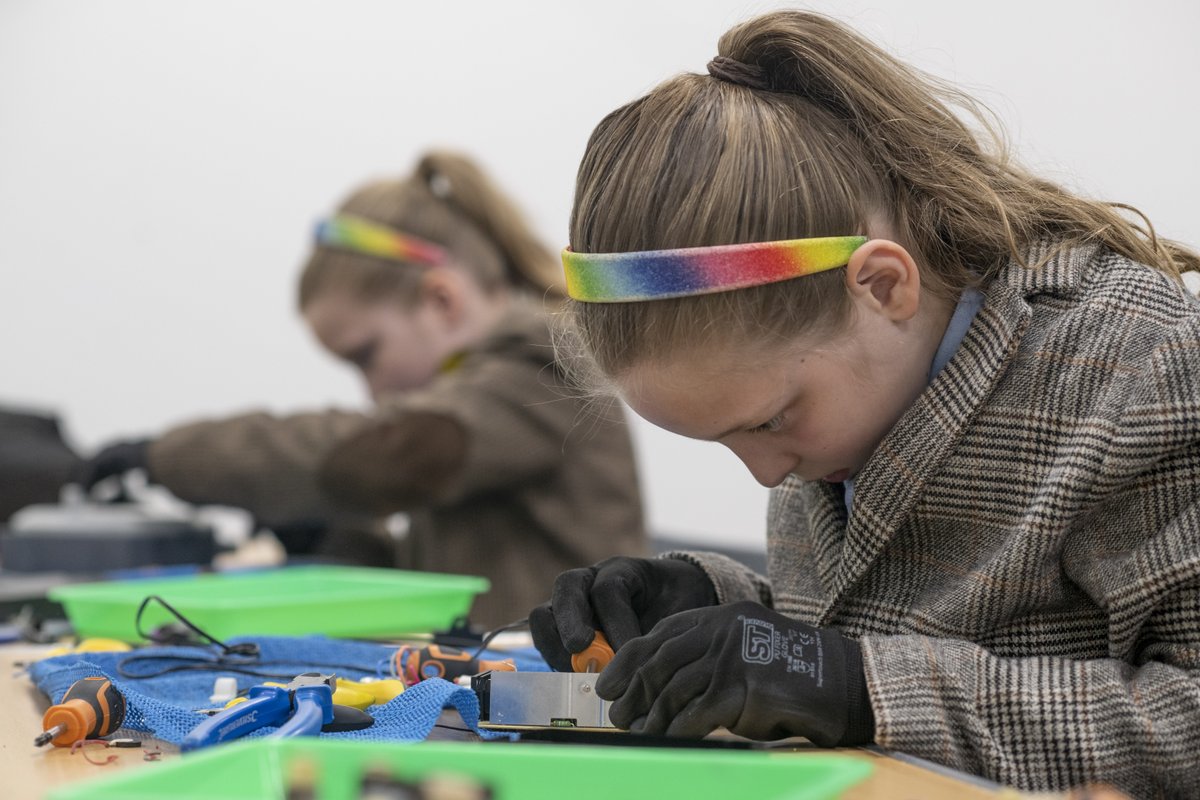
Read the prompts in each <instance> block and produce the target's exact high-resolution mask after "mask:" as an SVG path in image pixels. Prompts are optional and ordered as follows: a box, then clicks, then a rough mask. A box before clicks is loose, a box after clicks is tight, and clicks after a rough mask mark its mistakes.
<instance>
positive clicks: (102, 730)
mask: <svg viewBox="0 0 1200 800" xmlns="http://www.w3.org/2000/svg"><path fill="white" fill-rule="evenodd" d="M124 721H125V698H124V697H122V696H121V693H120V692H118V691H117V688H116V687H115V686H113V685H112V681H110V680H109V679H108V678H105V677H102V676H95V677H91V678H80V679H79V680H77V681H75V682H74V683H73V684H71V688H70V689H67V693H66V694H64V695H63V698H62V700H61V701H59V702H58V703H55V704H54V705H52V706H50V708H48V709H46V713H45V715H44V716H43V717H42V730H43V732H42V734H41V735H40V736H38V737H37V738H36V739H34V740H33V743H34V744H35V745H37V746H38V747H41V746H42V745H44V744H45V743H46V742H52V743H53V744H54V746H55V747H70V746H71V745H73V744H74V743H75V742H78V741H81V740H83V739H95V738H98V737H100V736H107V735H108V734H110V733H112V732H113V731H115V730H116V729H117V728H119V727H121V723H122V722H124Z"/></svg>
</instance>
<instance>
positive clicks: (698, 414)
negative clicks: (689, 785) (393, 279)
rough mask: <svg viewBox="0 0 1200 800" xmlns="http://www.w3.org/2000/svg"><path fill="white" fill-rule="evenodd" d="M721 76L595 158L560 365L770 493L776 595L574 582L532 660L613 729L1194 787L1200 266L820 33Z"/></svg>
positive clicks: (725, 49) (1031, 780) (1028, 783)
mask: <svg viewBox="0 0 1200 800" xmlns="http://www.w3.org/2000/svg"><path fill="white" fill-rule="evenodd" d="M718 50H719V53H720V55H718V56H717V57H716V58H714V59H713V61H712V62H711V63H710V64H709V65H708V73H709V74H707V75H682V76H679V77H676V78H673V79H671V80H669V81H667V82H665V83H663V84H662V85H660V86H659V87H657V88H656V89H654V90H653V91H651V92H650V93H649V94H648V95H646V96H645V97H642V98H641V99H639V100H636V101H634V102H632V103H630V104H629V105H626V106H624V107H622V108H620V109H618V110H616V111H614V112H613V113H611V114H610V115H609V116H608V117H606V118H605V119H604V120H603V121H602V122H601V123H600V125H599V126H598V127H597V129H596V131H595V132H594V134H593V135H592V138H591V141H590V142H589V145H588V148H587V151H586V153H585V156H584V159H583V163H582V166H581V167H580V172H579V179H578V184H577V188H576V197H575V206H574V211H573V214H572V224H571V241H570V248H568V250H567V251H566V252H564V255H563V262H564V266H565V268H566V276H567V284H568V291H569V293H570V295H571V297H572V298H573V302H572V304H571V307H570V309H569V322H570V329H569V331H568V335H567V336H566V337H565V338H564V342H565V343H566V345H567V346H568V347H569V346H572V345H573V346H575V347H576V348H578V350H579V352H580V354H582V355H585V356H587V359H588V361H589V362H590V363H592V364H594V365H595V368H596V370H595V374H596V376H598V377H600V378H602V379H603V380H604V381H606V382H607V383H608V384H609V385H610V386H611V387H612V388H614V389H615V390H616V391H617V392H618V393H619V395H620V396H621V397H622V398H623V399H624V400H626V401H627V402H628V403H629V405H630V406H631V407H632V408H633V409H634V410H635V411H636V412H638V413H639V414H640V415H642V416H643V417H645V418H647V419H648V420H650V421H651V422H653V423H655V424H657V425H660V426H661V427H663V428H666V429H668V430H671V431H674V432H676V433H679V434H682V435H684V436H689V437H693V438H698V439H706V440H711V441H716V442H720V443H722V444H724V445H726V446H727V447H729V448H730V449H731V450H733V452H734V453H735V454H737V455H738V456H739V457H740V458H741V459H742V461H743V462H745V464H746V466H747V467H748V468H749V469H750V471H751V472H752V473H753V474H754V476H755V477H756V478H757V479H758V480H759V481H760V482H761V483H763V484H764V485H766V486H770V487H773V492H772V499H771V505H770V513H769V521H768V533H767V540H768V563H769V568H768V575H767V576H766V577H762V576H759V575H756V574H754V573H752V572H750V571H749V570H747V569H745V568H743V567H741V566H740V565H739V564H737V563H735V562H732V561H730V560H728V559H724V558H722V557H719V556H716V555H713V554H705V553H673V554H668V555H667V556H666V557H664V558H660V559H653V560H638V559H628V558H618V559H610V560H608V561H604V562H601V563H599V564H597V565H595V566H593V567H589V568H584V569H577V570H573V571H570V572H567V573H564V574H563V575H561V576H560V577H559V579H558V581H557V583H556V586H555V590H554V594H553V597H552V599H551V601H550V602H549V603H547V604H546V605H543V606H541V607H539V608H537V609H535V610H534V611H533V612H532V614H531V627H532V629H533V632H534V638H535V641H536V643H537V644H538V647H539V649H540V650H541V651H542V652H543V654H544V655H545V656H546V658H547V660H549V661H550V662H551V663H552V664H553V665H554V666H556V667H558V668H560V669H569V668H570V657H571V654H572V653H576V652H579V651H581V650H583V649H584V648H585V647H587V646H588V645H589V644H590V643H591V642H592V639H593V636H594V634H595V633H596V632H597V631H602V632H603V633H604V634H605V635H606V636H607V638H608V640H609V642H610V643H611V645H612V646H613V648H614V649H615V650H616V656H615V658H614V660H613V661H612V662H611V664H610V665H609V666H608V667H607V668H606V669H605V671H604V673H603V675H602V677H601V678H600V680H599V681H598V683H597V687H596V688H597V692H598V693H599V694H600V695H601V696H603V697H605V698H608V699H611V700H613V701H614V702H613V704H612V706H611V715H610V716H611V718H612V720H613V722H614V723H616V724H618V725H620V726H622V727H628V728H631V729H633V730H635V731H646V732H652V733H665V734H668V735H677V736H700V735H704V734H706V733H708V732H709V731H711V730H713V729H714V728H717V727H722V726H723V727H726V728H728V729H730V730H732V731H734V732H735V733H740V734H743V735H746V736H749V737H754V738H777V737H781V736H789V735H801V736H806V737H808V738H810V739H812V740H813V741H814V742H816V743H818V744H822V745H853V744H862V743H868V742H874V743H878V744H880V745H883V746H885V747H889V748H895V749H898V750H903V751H907V752H909V753H913V754H916V755H918V756H922V757H924V758H927V759H931V760H933V761H937V762H940V763H943V764H946V765H949V766H952V767H956V768H958V769H962V770H966V771H969V772H973V773H977V774H980V775H984V776H987V777H989V778H992V779H994V780H997V781H1000V782H1002V783H1006V784H1010V785H1015V786H1018V787H1021V788H1026V789H1065V788H1067V787H1071V786H1076V785H1082V784H1087V783H1094V782H1100V781H1104V782H1109V783H1111V784H1114V785H1115V786H1117V787H1118V788H1120V789H1122V790H1124V791H1126V792H1130V793H1132V794H1134V795H1136V796H1191V797H1195V796H1200V755H1198V754H1200V306H1198V305H1197V303H1196V302H1195V301H1194V300H1193V299H1192V298H1191V297H1190V296H1189V295H1187V293H1186V292H1184V291H1183V289H1182V287H1181V285H1180V282H1179V274H1180V272H1181V271H1184V270H1191V269H1196V268H1197V267H1198V266H1200V258H1198V257H1197V255H1196V254H1195V253H1193V252H1191V251H1189V250H1187V249H1185V248H1184V247H1182V246H1180V245H1177V244H1174V243H1171V242H1167V241H1164V240H1161V239H1158V238H1157V237H1156V236H1155V235H1154V232H1153V229H1152V228H1151V227H1150V225H1149V223H1148V221H1146V220H1145V219H1144V218H1143V219H1142V220H1141V224H1135V223H1134V222H1131V221H1130V219H1129V218H1128V217H1127V216H1126V215H1125V214H1124V213H1122V212H1123V211H1129V209H1125V207H1121V206H1116V205H1114V204H1108V203H1101V202H1096V201H1093V200H1089V199H1085V198H1082V197H1078V196H1075V195H1073V194H1071V193H1069V192H1067V191H1066V190H1064V189H1063V188H1061V187H1059V186H1056V185H1054V184H1052V183H1049V182H1047V181H1045V180H1042V179H1039V178H1036V177H1034V176H1031V175H1029V174H1027V173H1026V172H1024V171H1022V170H1021V169H1020V168H1018V167H1017V166H1015V165H1014V164H1013V163H1012V162H1011V161H1010V160H1009V159H1008V158H1007V157H1006V155H1005V154H1004V153H1003V151H1002V150H1001V149H1000V148H999V145H998V142H994V141H992V140H991V139H990V138H985V137H982V136H981V135H979V134H977V133H976V132H973V131H972V129H970V128H969V127H967V125H965V124H964V122H963V121H962V120H963V117H961V116H959V115H956V113H955V111H954V110H953V109H954V108H955V107H957V108H958V109H960V110H964V111H966V112H970V113H974V114H976V116H977V118H979V119H980V120H981V121H984V122H985V123H986V121H985V120H983V118H982V117H981V116H979V113H980V112H979V109H978V108H977V107H976V106H975V105H974V104H973V103H972V102H971V101H970V100H969V99H968V98H966V97H964V96H963V95H961V94H960V93H958V92H956V91H955V90H953V89H950V88H947V87H944V86H942V85H940V84H938V83H937V82H935V81H934V80H933V79H931V78H929V77H927V76H924V75H922V74H919V73H917V72H916V71H915V70H913V69H911V68H909V67H907V66H905V65H904V64H902V63H900V62H898V61H896V60H895V59H894V58H892V57H891V56H889V55H888V54H886V53H884V52H882V51H881V50H880V49H879V48H877V47H875V46H874V45H873V44H871V43H870V42H868V41H866V40H865V39H864V38H862V37H861V36H859V35H857V34H856V33H854V32H852V31H851V30H848V29H847V28H846V27H845V26H843V25H841V24H839V23H837V22H835V21H832V20H830V19H827V18H825V17H822V16H819V15H814V14H808V13H799V12H780V13H774V14H770V15H767V16H764V17H761V18H758V19H755V20H752V21H750V22H748V23H746V24H744V25H741V26H739V27H736V28H734V29H733V30H731V31H729V32H728V33H727V34H726V35H725V36H724V37H723V38H722V39H721V42H720V45H719V48H718ZM984 128H985V129H986V124H985V125H984ZM1134 213H1136V212H1134ZM568 355H575V353H570V352H568ZM570 360H571V362H572V363H577V362H578V361H579V359H576V358H572V359H570Z"/></svg>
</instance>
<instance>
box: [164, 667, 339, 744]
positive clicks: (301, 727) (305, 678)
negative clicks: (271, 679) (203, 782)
mask: <svg viewBox="0 0 1200 800" xmlns="http://www.w3.org/2000/svg"><path fill="white" fill-rule="evenodd" d="M336 680H337V679H336V678H335V677H334V676H333V675H322V674H320V673H316V672H307V673H305V674H303V675H298V676H297V677H296V678H295V680H293V681H292V682H291V683H289V684H288V685H287V686H253V687H251V688H250V694H249V698H250V699H248V700H247V701H246V702H244V703H238V704H237V705H234V706H230V707H229V708H226V709H225V710H224V711H221V712H220V713H219V714H216V715H214V716H211V717H209V718H208V719H206V720H204V721H203V722H201V723H200V724H199V725H197V726H196V727H195V728H193V729H192V730H191V732H190V733H188V735H187V736H185V737H184V738H183V742H182V743H181V744H180V746H179V749H180V750H181V751H183V752H187V751H188V750H196V749H198V748H201V747H208V746H209V745H214V744H219V743H221V742H224V741H227V740H229V739H236V738H237V737H239V736H245V735H246V734H247V733H249V732H250V731H253V730H258V729H259V728H267V727H271V726H274V727H278V728H279V730H277V731H275V732H274V733H272V734H270V735H271V736H273V737H277V738H285V737H289V736H315V735H316V734H318V733H320V732H321V728H322V726H324V725H329V724H330V723H332V722H333V718H334V710H333V709H334V707H333V687H334V685H335V683H336Z"/></svg>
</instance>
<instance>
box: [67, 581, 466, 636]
mask: <svg viewBox="0 0 1200 800" xmlns="http://www.w3.org/2000/svg"><path fill="white" fill-rule="evenodd" d="M488 586H489V584H488V581H487V579H486V578H478V577H471V576H466V575H445V574H441V573H432V572H406V571H403V570H395V569H373V568H370V567H335V566H309V567H284V568H281V569H272V570H263V571H257V572H242V573H229V574H206V575H195V576H186V577H172V578H157V579H150V580H129V581H111V582H106V583H84V584H74V585H68V586H60V587H58V588H56V589H53V590H51V591H50V593H49V594H50V597H51V599H53V600H56V601H58V602H59V603H62V605H63V607H64V608H65V609H66V612H67V616H68V618H69V619H70V620H71V624H72V625H73V626H74V628H75V631H76V633H77V634H78V635H80V636H103V637H111V638H114V639H121V640H124V641H128V642H136V641H139V639H140V638H141V637H139V636H138V635H137V629H136V627H135V626H134V615H135V614H136V612H137V609H138V606H139V605H141V603H142V600H143V599H144V598H145V597H146V596H147V595H158V596H160V597H162V598H163V599H164V600H166V601H167V602H168V603H170V604H171V605H172V606H174V607H175V608H176V609H178V610H179V611H180V612H181V613H182V614H184V615H185V616H187V618H188V619H190V620H191V621H192V622H193V623H195V624H196V625H198V626H199V627H200V628H202V629H203V630H205V631H207V632H208V633H210V634H212V635H213V636H215V637H217V638H218V639H224V638H225V637H227V636H244V635H263V634H269V635H270V634H273V635H278V636H303V635H307V634H323V635H325V636H336V637H344V638H351V637H386V636H398V635H401V634H406V633H425V632H429V631H434V630H439V629H443V628H446V627H448V626H449V625H450V624H451V623H452V622H453V621H454V620H455V619H456V618H457V617H460V616H463V615H464V614H466V613H467V611H468V610H469V609H470V607H471V602H472V601H473V600H474V598H475V595H476V594H479V593H482V592H485V591H487V589H488ZM172 621H174V617H172V616H171V614H170V613H169V612H168V611H167V610H166V609H164V608H163V607H162V605H160V604H158V603H151V604H150V605H148V606H147V607H146V610H145V612H144V613H143V614H142V630H143V631H149V630H152V629H153V628H155V627H156V626H158V625H162V624H163V623H166V622H172Z"/></svg>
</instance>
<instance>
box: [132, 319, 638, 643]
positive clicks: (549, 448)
mask: <svg viewBox="0 0 1200 800" xmlns="http://www.w3.org/2000/svg"><path fill="white" fill-rule="evenodd" d="M149 462H150V473H151V476H152V477H153V479H154V480H155V481H157V482H159V483H161V484H163V485H164V486H166V487H167V488H169V489H170V490H171V491H173V492H174V493H175V494H177V495H179V496H180V497H182V498H184V499H185V500H189V501H191V502H196V503H219V504H223V505H232V506H238V507H241V508H245V509H248V510H249V511H251V512H252V513H254V514H255V515H256V517H257V518H258V519H260V520H261V521H262V522H263V523H264V524H265V525H267V526H268V527H270V526H287V525H296V524H305V523H314V524H321V525H326V526H328V527H329V528H330V529H331V530H332V531H333V533H331V534H330V536H331V538H332V540H333V541H332V543H331V544H332V546H326V547H325V548H323V549H324V550H325V551H326V552H335V553H336V552H337V550H338V542H339V537H340V541H341V542H352V541H355V539H354V538H353V537H351V536H350V534H349V533H348V532H350V531H363V530H366V529H376V530H379V529H381V525H380V520H381V518H382V517H383V516H385V515H387V514H390V513H393V512H401V511H402V512H406V513H407V514H408V516H409V530H408V533H407V535H406V536H404V537H403V538H401V539H400V540H399V541H398V542H397V544H396V547H395V558H394V564H395V566H397V567H401V568H407V569H420V570H429V571H435V572H452V573H459V574H471V575H483V576H485V577H487V578H489V579H490V580H491V584H492V588H491V591H490V592H489V593H488V594H486V595H484V596H482V597H481V598H480V599H479V600H478V601H477V602H476V603H475V606H474V609H473V610H472V613H471V619H472V621H473V622H476V623H477V624H481V625H484V626H486V627H493V626H496V625H500V624H503V623H507V622H512V621H514V620H516V619H520V618H522V617H524V616H525V615H526V614H527V613H528V611H529V609H531V608H532V607H533V606H535V605H537V604H538V603H541V602H543V601H544V600H545V598H546V597H548V596H549V595H550V591H551V587H552V585H553V582H554V578H555V576H556V575H558V573H559V572H562V571H563V570H566V569H571V568H574V567H578V566H579V565H581V564H591V563H594V562H596V561H597V560H600V559H603V558H606V557H608V556H610V555H615V554H632V555H638V554H643V553H644V552H645V549H646V543H645V541H646V540H645V534H644V531H643V522H642V511H641V503H640V496H639V492H638V481H637V474H636V470H635V466H634V456H633V451H632V447H631V444H630V440H629V433H628V430H627V428H626V426H625V424H624V421H623V419H621V415H620V411H619V410H618V409H616V408H611V407H610V408H603V407H600V406H598V405H596V404H594V403H591V402H589V401H588V400H586V399H584V398H580V397H579V396H578V395H576V394H575V393H573V392H572V390H570V389H568V388H566V387H565V386H564V384H563V380H562V376H561V375H560V373H559V372H558V370H557V369H556V368H555V366H554V363H553V351H552V348H551V345H550V337H549V332H548V329H547V320H546V317H545V315H544V314H543V313H542V312H541V311H539V310H536V309H535V308H534V306H533V304H532V303H527V302H525V301H518V302H516V303H515V304H514V305H513V307H512V308H511V310H510V311H509V312H508V313H507V314H506V316H505V318H504V319H503V320H502V322H501V323H500V324H499V325H498V326H497V328H496V329H495V330H494V331H493V333H492V335H491V336H490V337H489V338H488V340H487V341H485V342H484V343H482V344H481V345H480V346H478V347H476V348H475V349H473V350H472V351H470V352H468V353H466V354H464V356H463V358H462V359H461V361H460V363H459V364H458V365H457V366H456V367H455V368H454V369H452V370H449V371H447V372H445V373H443V374H441V375H439V376H438V377H437V378H436V379H435V380H434V381H433V382H432V383H431V384H430V385H428V386H426V387H423V388H421V389H418V390H414V391H411V392H406V393H403V394H396V395H394V396H392V397H389V398H387V399H385V400H384V401H383V402H381V403H380V404H379V406H378V408H377V409H376V410H375V411H374V413H372V414H369V415H367V414H358V413H353V412H347V411H337V410H329V411H324V412H320V413H310V414H296V415H292V416H285V417H278V416H272V415H268V414H265V413H254V414H247V415H244V416H240V417H234V418H232V419H224V420H216V421H208V422H199V423H195V424H192V425H188V426H185V427H181V428H177V429H175V430H172V431H169V432H168V433H167V434H165V435H164V436H162V437H161V438H159V439H157V440H156V441H154V442H153V443H152V444H151V445H150V448H149ZM358 541H361V539H359V540H358ZM376 541H379V540H378V539H376ZM346 546H351V545H346ZM355 546H357V545H355ZM342 555H348V556H351V557H353V554H352V553H344V552H343V553H342Z"/></svg>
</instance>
